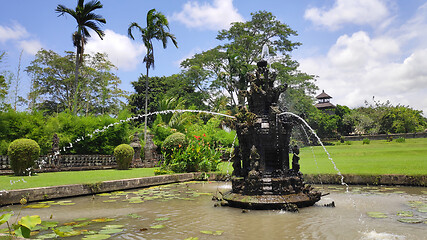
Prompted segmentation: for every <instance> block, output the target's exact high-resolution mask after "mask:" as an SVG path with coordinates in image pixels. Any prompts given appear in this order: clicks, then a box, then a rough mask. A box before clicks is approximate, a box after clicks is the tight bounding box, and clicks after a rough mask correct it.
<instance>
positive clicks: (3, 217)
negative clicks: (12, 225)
mask: <svg viewBox="0 0 427 240" xmlns="http://www.w3.org/2000/svg"><path fill="white" fill-rule="evenodd" d="M11 216H12V214H11V213H5V214H3V215H1V216H0V225H2V224H3V223H5V222H7V221H9V218H10V217H11Z"/></svg>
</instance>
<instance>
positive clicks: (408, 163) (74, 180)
mask: <svg viewBox="0 0 427 240" xmlns="http://www.w3.org/2000/svg"><path fill="white" fill-rule="evenodd" d="M326 149H327V151H328V152H329V153H330V155H331V157H332V159H333V161H334V162H335V163H336V166H337V168H338V169H339V170H340V171H341V173H343V174H346V173H348V174H359V175H367V174H373V175H382V174H402V175H427V139H406V142H404V143H397V142H395V141H393V142H386V141H371V143H370V144H365V145H363V144H362V142H351V145H335V146H326ZM300 157H301V160H300V165H301V172H302V173H305V174H325V173H326V174H336V173H337V171H336V170H335V169H334V166H333V164H332V162H331V160H329V159H328V156H327V155H326V153H325V151H324V150H323V148H322V147H306V148H302V149H301V153H300ZM220 171H221V172H223V173H227V171H228V173H229V174H231V173H232V171H233V170H232V167H231V163H227V162H226V163H221V165H220ZM147 176H154V168H137V169H131V170H96V171H76V172H55V173H40V174H38V175H37V176H31V177H28V176H27V177H15V176H0V190H11V189H22V188H33V187H46V186H54V185H66V184H78V183H96V182H101V181H107V180H116V179H127V178H138V177H147Z"/></svg>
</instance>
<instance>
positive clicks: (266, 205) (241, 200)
mask: <svg viewBox="0 0 427 240" xmlns="http://www.w3.org/2000/svg"><path fill="white" fill-rule="evenodd" d="M223 199H224V200H226V201H227V202H228V205H229V206H230V207H237V208H244V209H260V210H274V209H284V210H288V209H289V208H290V207H292V205H294V206H296V207H298V208H303V207H309V206H313V205H314V204H315V203H316V202H317V201H319V200H320V193H317V192H312V193H308V194H307V193H302V192H300V193H294V194H287V195H243V194H239V193H233V192H228V193H226V194H224V196H223Z"/></svg>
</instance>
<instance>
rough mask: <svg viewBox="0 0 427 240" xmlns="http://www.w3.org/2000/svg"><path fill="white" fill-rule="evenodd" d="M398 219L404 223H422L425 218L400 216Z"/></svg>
mask: <svg viewBox="0 0 427 240" xmlns="http://www.w3.org/2000/svg"><path fill="white" fill-rule="evenodd" d="M397 221H399V222H402V223H412V224H415V223H422V222H423V220H422V219H417V218H399V219H397Z"/></svg>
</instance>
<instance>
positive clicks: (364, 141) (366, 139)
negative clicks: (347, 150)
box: [362, 138, 371, 144]
mask: <svg viewBox="0 0 427 240" xmlns="http://www.w3.org/2000/svg"><path fill="white" fill-rule="evenodd" d="M362 143H363V144H370V143H371V140H369V138H364V139H363V141H362Z"/></svg>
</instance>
